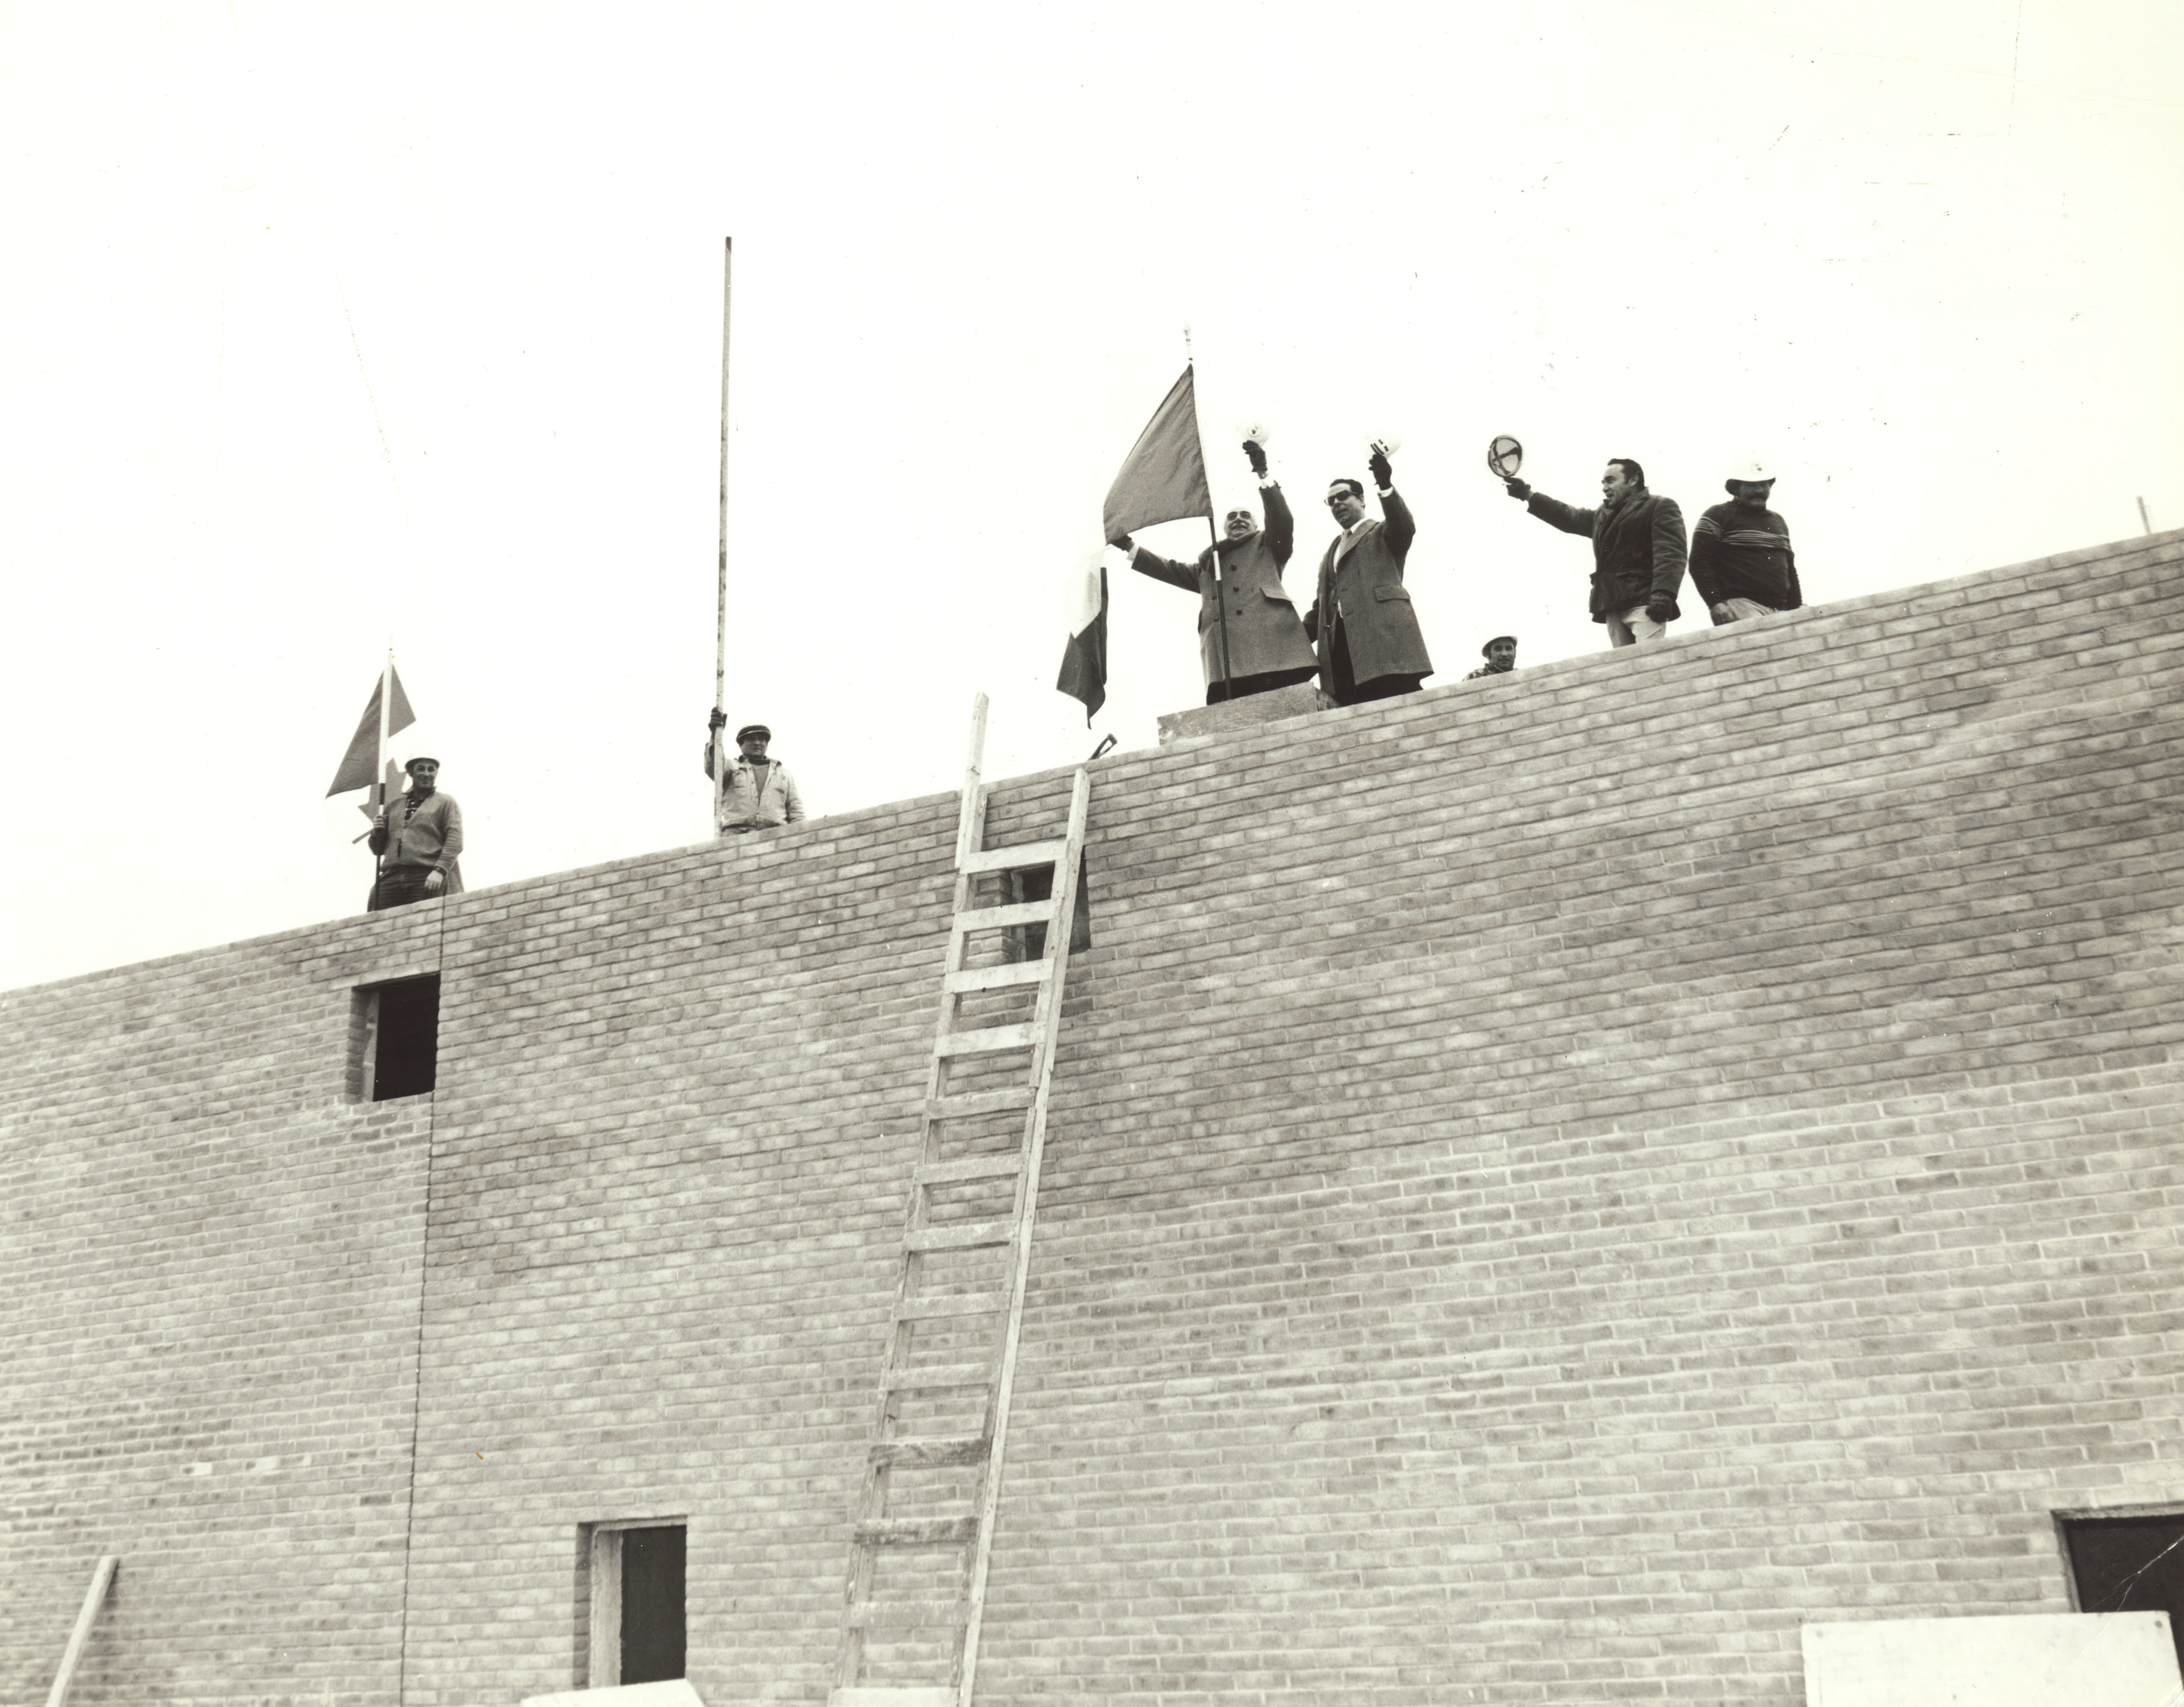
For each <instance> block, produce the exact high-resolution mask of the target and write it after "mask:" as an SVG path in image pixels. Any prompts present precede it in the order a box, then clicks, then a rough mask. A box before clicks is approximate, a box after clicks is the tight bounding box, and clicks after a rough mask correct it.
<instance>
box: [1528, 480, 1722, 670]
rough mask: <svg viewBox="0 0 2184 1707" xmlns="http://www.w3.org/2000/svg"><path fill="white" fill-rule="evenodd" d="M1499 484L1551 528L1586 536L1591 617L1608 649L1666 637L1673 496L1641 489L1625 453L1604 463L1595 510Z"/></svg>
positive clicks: (1670, 611)
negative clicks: (1589, 553) (1603, 630)
mask: <svg viewBox="0 0 2184 1707" xmlns="http://www.w3.org/2000/svg"><path fill="white" fill-rule="evenodd" d="M1504 484H1505V485H1506V486H1507V487H1508V488H1509V496H1510V497H1512V498H1521V499H1523V500H1524V506H1525V508H1526V509H1529V511H1530V512H1531V513H1532V514H1534V515H1536V516H1537V517H1539V519H1540V520H1541V521H1544V522H1546V524H1547V525H1549V526H1550V527H1558V528H1560V529H1561V530H1562V531H1563V532H1564V533H1581V534H1586V535H1589V536H1591V540H1592V620H1594V621H1595V622H1601V623H1605V624H1607V638H1608V641H1609V643H1610V644H1612V645H1615V646H1629V645H1631V644H1632V643H1633V642H1637V641H1641V640H1659V639H1661V638H1662V637H1663V636H1665V635H1666V634H1667V633H1668V631H1669V624H1670V623H1672V622H1674V620H1676V618H1677V617H1678V616H1680V615H1681V614H1682V613H1681V612H1680V611H1679V610H1678V609H1676V589H1677V588H1678V587H1681V586H1682V585H1683V582H1684V557H1685V552H1684V513H1683V512H1682V511H1681V510H1680V509H1677V508H1676V501H1675V499H1674V498H1657V497H1655V496H1654V495H1653V494H1652V492H1648V491H1646V470H1644V469H1642V468H1641V467H1640V466H1639V465H1638V464H1636V463H1635V462H1633V461H1632V460H1631V459H1630V458H1629V457H1627V456H1619V457H1612V458H1610V459H1609V460H1608V464H1607V473H1606V474H1604V475H1602V476H1601V481H1600V508H1599V509H1571V508H1570V506H1569V505H1568V504H1566V503H1559V502H1557V500H1556V499H1554V498H1549V497H1548V496H1547V495H1546V493H1545V492H1534V491H1533V490H1532V488H1531V487H1529V486H1528V485H1526V484H1525V483H1524V481H1521V480H1510V481H1505V482H1504Z"/></svg>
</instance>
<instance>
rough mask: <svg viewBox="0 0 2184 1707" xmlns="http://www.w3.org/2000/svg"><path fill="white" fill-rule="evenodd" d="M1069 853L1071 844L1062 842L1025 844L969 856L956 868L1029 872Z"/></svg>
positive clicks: (985, 850) (988, 849) (985, 849)
mask: <svg viewBox="0 0 2184 1707" xmlns="http://www.w3.org/2000/svg"><path fill="white" fill-rule="evenodd" d="M1068 852H1069V843H1068V842H1067V841H1066V840H1064V841H1061V842H1021V843H1019V844H1018V845H1017V846H1016V847H1014V848H983V849H982V850H981V851H979V852H978V853H967V854H965V855H964V856H963V859H962V860H961V863H960V864H959V865H957V866H956V870H959V871H1028V870H1035V869H1037V868H1038V867H1039V866H1041V865H1053V864H1054V863H1055V861H1056V860H1057V859H1061V858H1062V857H1063V856H1065V855H1066V854H1067V853H1068Z"/></svg>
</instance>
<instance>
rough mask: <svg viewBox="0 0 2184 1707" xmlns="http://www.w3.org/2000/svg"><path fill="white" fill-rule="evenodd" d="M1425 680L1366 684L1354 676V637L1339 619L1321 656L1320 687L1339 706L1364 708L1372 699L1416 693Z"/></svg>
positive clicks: (1380, 680)
mask: <svg viewBox="0 0 2184 1707" xmlns="http://www.w3.org/2000/svg"><path fill="white" fill-rule="evenodd" d="M1424 680H1425V677H1424V676H1371V677H1368V679H1367V680H1365V681H1357V679H1356V678H1355V677H1354V676H1351V673H1350V637H1349V636H1348V635H1347V634H1346V633H1344V632H1343V629H1342V624H1341V621H1340V620H1339V619H1338V620H1336V622H1335V625H1334V632H1332V633H1331V634H1329V636H1328V638H1327V649H1326V651H1325V652H1324V653H1322V654H1321V659H1320V672H1319V685H1320V686H1321V687H1324V688H1325V689H1326V690H1327V692H1328V696H1329V698H1332V699H1333V700H1334V703H1336V704H1337V705H1362V704H1363V703H1365V702H1366V701H1367V700H1368V699H1393V698H1395V697H1396V695H1397V694H1399V693H1416V692H1418V684H1419V683H1420V682H1421V681H1424Z"/></svg>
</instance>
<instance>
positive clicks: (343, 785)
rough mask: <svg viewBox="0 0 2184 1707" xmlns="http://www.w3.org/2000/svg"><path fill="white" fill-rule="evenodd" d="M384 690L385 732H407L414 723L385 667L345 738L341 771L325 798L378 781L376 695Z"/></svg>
mask: <svg viewBox="0 0 2184 1707" xmlns="http://www.w3.org/2000/svg"><path fill="white" fill-rule="evenodd" d="M381 687H385V688H386V689H387V733H388V734H389V735H392V734H393V733H394V732H395V731H397V730H400V729H407V728H408V727H409V726H410V725H411V724H413V723H415V721H416V720H417V714H416V713H415V712H414V711H412V710H411V709H409V695H408V694H406V693H404V692H403V691H402V678H401V677H400V676H397V675H396V674H395V673H394V666H393V664H388V665H387V673H386V674H385V675H384V676H382V677H381V678H380V680H379V681H377V682H376V683H374V684H373V686H372V689H371V698H369V699H367V700H365V702H364V715H363V716H362V717H361V718H359V720H357V726H356V733H355V734H354V735H352V736H351V737H349V741H348V752H346V753H343V754H342V762H341V769H340V770H337V771H335V772H334V781H333V786H332V787H331V788H329V789H327V790H326V793H327V796H328V797H329V798H331V797H332V796H334V795H336V794H346V793H348V791H349V790H350V789H352V788H369V787H371V785H372V784H373V783H375V782H376V781H379V778H378V777H377V776H375V775H374V774H373V773H374V772H375V771H376V770H378V768H379V693H380V689H381Z"/></svg>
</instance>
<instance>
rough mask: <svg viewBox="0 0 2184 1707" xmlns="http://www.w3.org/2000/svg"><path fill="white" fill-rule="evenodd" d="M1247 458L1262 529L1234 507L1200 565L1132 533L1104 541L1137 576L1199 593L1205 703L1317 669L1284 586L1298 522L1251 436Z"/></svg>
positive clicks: (1309, 675)
mask: <svg viewBox="0 0 2184 1707" xmlns="http://www.w3.org/2000/svg"><path fill="white" fill-rule="evenodd" d="M1244 455H1245V459H1247V460H1249V462H1250V463H1251V472H1252V473H1253V474H1255V475H1257V476H1258V480H1259V494H1260V502H1261V503H1263V504H1264V505H1265V506H1266V511H1267V526H1266V531H1264V532H1261V531H1260V529H1259V523H1258V518H1257V517H1256V516H1254V515H1253V514H1251V511H1250V510H1248V509H1232V510H1230V511H1229V513H1228V514H1227V516H1226V517H1224V518H1223V522H1222V531H1223V533H1224V534H1226V535H1227V537H1226V538H1224V539H1222V540H1220V541H1218V542H1216V543H1214V544H1212V545H1209V546H1207V547H1206V549H1205V550H1204V551H1202V552H1201V553H1199V554H1198V560H1197V562H1196V563H1195V564H1184V563H1178V562H1176V561H1175V560H1174V559H1173V558H1166V557H1156V556H1155V555H1154V554H1153V553H1151V552H1150V551H1147V550H1146V549H1145V548H1144V547H1143V546H1141V545H1134V544H1133V543H1132V542H1131V541H1130V537H1129V536H1128V534H1124V535H1123V536H1122V537H1120V538H1118V539H1112V540H1110V541H1108V543H1109V544H1110V545H1112V546H1113V547H1115V548H1117V550H1119V551H1126V552H1128V553H1129V554H1130V567H1131V568H1132V569H1134V570H1137V571H1138V573H1139V574H1140V575H1151V577H1152V578H1153V579H1154V580H1155V581H1166V582H1167V584H1168V585H1169V586H1171V587H1181V588H1183V589H1184V592H1195V593H1196V594H1197V595H1198V654H1199V661H1200V662H1201V664H1203V665H1204V666H1205V670H1206V703H1207V704H1208V705H1212V704H1216V703H1218V702H1220V701H1221V700H1223V699H1240V698H1243V697H1244V696H1245V694H1248V693H1266V692H1270V691H1271V690H1273V689H1274V688H1277V687H1289V686H1290V684H1292V683H1293V682H1298V681H1309V680H1311V678H1312V675H1313V674H1314V672H1316V671H1317V670H1318V668H1319V660H1318V659H1316V658H1314V657H1313V656H1312V642H1311V641H1309V640H1307V638H1306V637H1305V631H1304V624H1303V623H1302V622H1301V621H1300V620H1298V618H1297V614H1296V606H1295V603H1293V602H1292V601H1291V600H1290V595H1289V591H1288V589H1287V588H1285V587H1284V586H1283V585H1282V570H1283V569H1284V567H1286V566H1287V564H1288V563H1289V560H1290V551H1291V550H1292V549H1293V548H1294V547H1295V541H1296V521H1295V518H1294V517H1292V516H1291V515H1290V506H1289V500H1288V499H1287V498H1284V497H1283V496H1282V488H1281V485H1280V482H1279V481H1276V480H1275V479H1274V477H1273V475H1271V474H1269V473H1268V472H1267V453H1266V448H1265V447H1264V446H1262V445H1261V444H1259V443H1257V442H1256V441H1254V440H1250V439H1246V440H1245V442H1244ZM1224 649H1225V652H1224Z"/></svg>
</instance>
